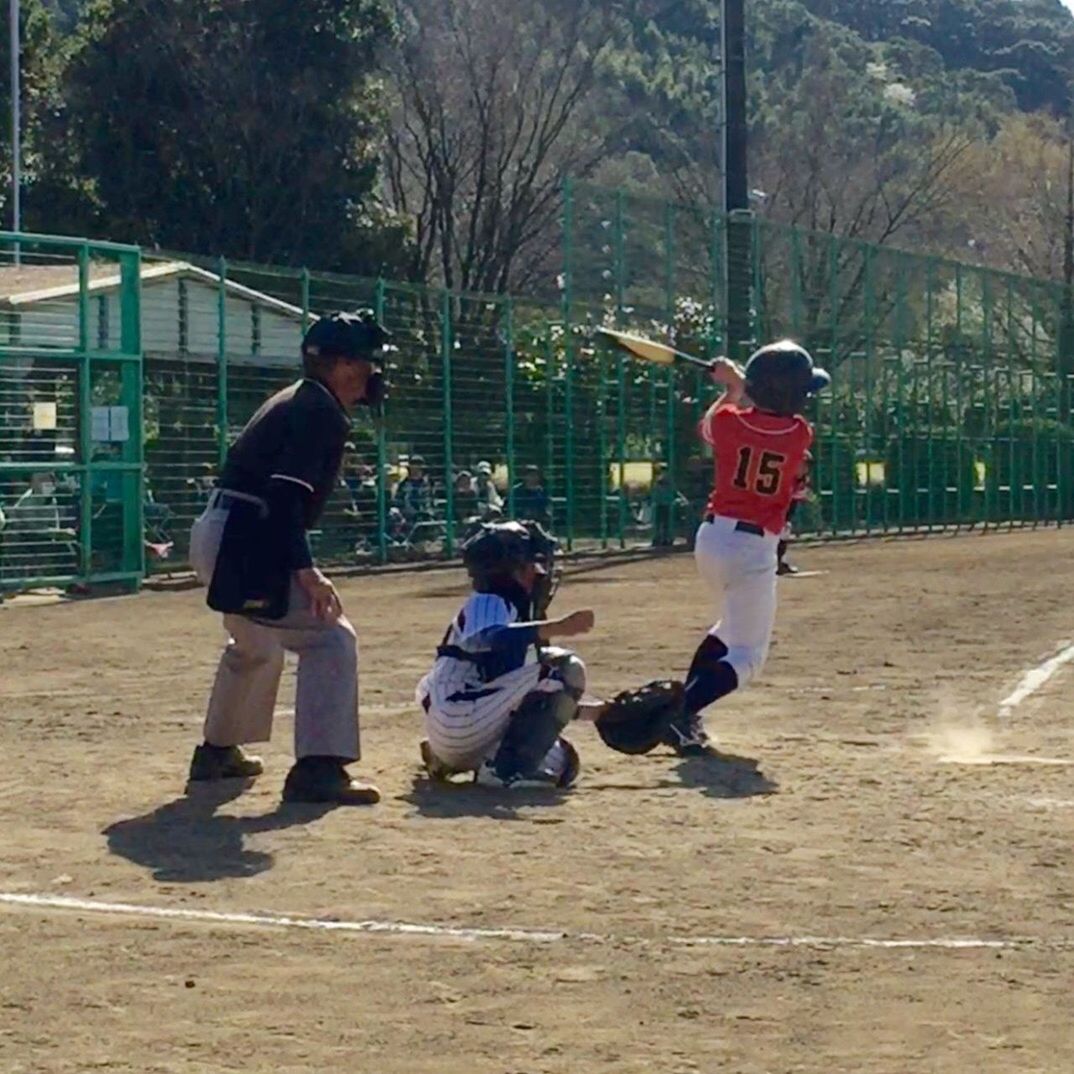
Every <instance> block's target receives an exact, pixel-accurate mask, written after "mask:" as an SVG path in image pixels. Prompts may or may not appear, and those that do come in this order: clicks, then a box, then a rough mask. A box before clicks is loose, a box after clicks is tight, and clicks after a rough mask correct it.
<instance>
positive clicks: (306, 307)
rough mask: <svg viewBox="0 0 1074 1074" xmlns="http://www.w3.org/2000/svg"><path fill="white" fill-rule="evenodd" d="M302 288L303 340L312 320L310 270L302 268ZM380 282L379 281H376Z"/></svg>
mask: <svg viewBox="0 0 1074 1074" xmlns="http://www.w3.org/2000/svg"><path fill="white" fill-rule="evenodd" d="M300 279H301V287H302V336H303V338H305V336H306V332H307V331H308V330H309V326H310V321H311V320H312V319H313V318H312V317H311V316H310V270H309V269H308V268H304V269H303V270H302V273H301V276H300ZM377 282H378V283H379V282H380V281H379V280H378V281H377Z"/></svg>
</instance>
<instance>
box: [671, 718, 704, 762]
mask: <svg viewBox="0 0 1074 1074" xmlns="http://www.w3.org/2000/svg"><path fill="white" fill-rule="evenodd" d="M664 743H665V745H667V746H670V747H671V748H672V749H673V750H674V751H675V752H676V753H677V754H678V755H679V756H680V757H707V756H708V755H709V754H710V753H711V752H712V750H713V741H712V738H711V736H710V735H709V733H708V731H706V730H705V724H704V722H703V721H702V719H701V716H700V715H699V714H695V715H693V716H691V715H688V714H684V715H682V716H680V717H679V718H678V719H676V720H673V721H672V723H671V725H670V726H669V727H668V733H667V737H666V738H665V739H664Z"/></svg>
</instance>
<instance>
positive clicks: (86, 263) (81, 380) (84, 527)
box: [78, 243, 142, 581]
mask: <svg viewBox="0 0 1074 1074" xmlns="http://www.w3.org/2000/svg"><path fill="white" fill-rule="evenodd" d="M89 267H90V257H89V244H88V243H83V244H82V245H81V246H80V247H79V250H78V321H79V331H78V340H79V356H78V358H79V361H78V365H79V370H78V409H79V415H78V453H79V456H80V458H79V461H80V462H81V464H82V479H81V483H80V486H79V514H80V516H81V519H80V522H81V525H80V526H79V529H78V539H79V555H80V557H81V560H82V571H81V580H83V581H84V580H85V579H86V578H88V576H89V575H91V574H92V573H93V487H92V486H93V436H92V431H93V427H92V419H93V364H92V361H91V359H90V353H89ZM122 290H123V289H122V287H121V288H120V293H121V295H122ZM121 300H122V299H121ZM139 435H142V434H141V431H140V430H139Z"/></svg>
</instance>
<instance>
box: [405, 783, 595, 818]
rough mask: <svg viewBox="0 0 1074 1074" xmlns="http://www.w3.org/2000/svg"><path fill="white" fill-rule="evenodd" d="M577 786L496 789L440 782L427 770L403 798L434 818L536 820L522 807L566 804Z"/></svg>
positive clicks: (420, 812) (550, 806) (425, 814)
mask: <svg viewBox="0 0 1074 1074" xmlns="http://www.w3.org/2000/svg"><path fill="white" fill-rule="evenodd" d="M578 793H579V791H577V790H573V791H570V790H564V791H557V790H555V789H552V788H549V789H548V790H544V789H543V788H535V789H534V790H513V791H509V790H503V791H501V790H496V789H493V788H491V787H478V786H475V785H474V784H473V783H464V782H460V783H439V782H436V781H434V780H431V779H429V777H428V776H427V775H426V774H425V772H424V771H421V770H419V771H417V772H415V773H414V782H413V785H412V787H411V790H410V792H409V793H407V794H403V795H400V801H403V802H409V803H410V804H411V805H412V806H414V808H415V810H416V811H417V812H418V813H419V814H420V815H421V816H423V817H429V818H431V819H433V820H452V819H455V818H458V817H488V818H490V819H492V820H523V821H528V822H530V823H533V822H534V820H535V819H537V820H538V821H539V819H540V818H534V817H533V816H531V815H526V816H522V815H520V814H519V812H518V810H519V809H534V808H540V809H550V808H555V807H557V806H561V805H563V804H564V803H565V802H566V801H567V799H568V798H569V797H570V796H571V795H572V794H578Z"/></svg>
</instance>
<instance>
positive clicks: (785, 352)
mask: <svg viewBox="0 0 1074 1074" xmlns="http://www.w3.org/2000/svg"><path fill="white" fill-rule="evenodd" d="M831 382H832V378H831V377H830V376H829V375H828V373H827V372H825V370H823V369H819V368H818V367H817V366H815V365H814V364H813V358H812V356H811V355H810V353H809V351H807V350H806V349H805V348H804V347H800V346H799V345H798V344H797V343H795V342H793V341H792V340H789V339H784V340H780V341H779V342H778V343H769V344H768V346H767V347H762V348H761V349H760V350H759V351H757V352H756V353H755V354H754V355H753V357H752V358H750V360H749V362H747V363H746V394H747V395H748V396H749V397H750V399H752V400H753V402H754V405H755V406H757V408H758V409H760V410H767V411H770V412H771V413H773V414H783V415H786V416H787V417H790V416H792V415H794V414H797V413H798V412H799V411H800V410H801V409H802V408H803V407H804V406H805V403H806V400H807V399H808V398H809V397H810V396H811V395H816V394H817V392H820V391H823V390H824V389H825V388H827V387H828V385H829V384H831Z"/></svg>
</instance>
